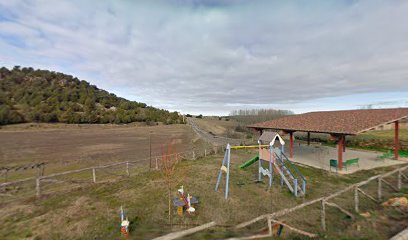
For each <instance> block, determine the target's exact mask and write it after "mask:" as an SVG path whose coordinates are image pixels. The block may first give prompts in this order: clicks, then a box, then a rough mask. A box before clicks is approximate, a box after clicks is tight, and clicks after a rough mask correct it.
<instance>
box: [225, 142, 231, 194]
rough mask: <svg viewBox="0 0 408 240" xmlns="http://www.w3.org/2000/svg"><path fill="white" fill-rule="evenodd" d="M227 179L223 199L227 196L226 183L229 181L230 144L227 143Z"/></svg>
mask: <svg viewBox="0 0 408 240" xmlns="http://www.w3.org/2000/svg"><path fill="white" fill-rule="evenodd" d="M227 152H228V155H227V181H226V186H225V199H227V198H228V183H229V173H230V163H231V145H230V144H229V143H228V145H227Z"/></svg>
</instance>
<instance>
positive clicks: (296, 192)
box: [293, 178, 298, 197]
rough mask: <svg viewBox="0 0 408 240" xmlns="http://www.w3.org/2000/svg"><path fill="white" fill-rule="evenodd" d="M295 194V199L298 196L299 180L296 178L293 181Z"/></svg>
mask: <svg viewBox="0 0 408 240" xmlns="http://www.w3.org/2000/svg"><path fill="white" fill-rule="evenodd" d="M293 193H294V194H295V197H297V195H298V180H297V179H296V178H295V179H293Z"/></svg>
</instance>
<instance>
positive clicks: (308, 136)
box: [307, 132, 310, 145]
mask: <svg viewBox="0 0 408 240" xmlns="http://www.w3.org/2000/svg"><path fill="white" fill-rule="evenodd" d="M307 145H310V132H307Z"/></svg>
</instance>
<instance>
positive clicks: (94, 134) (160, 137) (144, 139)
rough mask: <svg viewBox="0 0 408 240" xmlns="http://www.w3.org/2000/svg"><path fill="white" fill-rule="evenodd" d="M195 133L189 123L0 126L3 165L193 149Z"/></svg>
mask: <svg viewBox="0 0 408 240" xmlns="http://www.w3.org/2000/svg"><path fill="white" fill-rule="evenodd" d="M193 137H194V135H193V133H192V132H191V129H190V128H189V127H188V126H186V125H159V126H151V127H147V126H137V125H67V124H51V125H50V124H44V125H41V124H40V125H34V126H33V125H28V124H21V125H11V126H7V127H3V128H2V129H0V166H17V165H21V164H29V163H35V162H47V163H57V164H72V163H80V164H81V165H88V166H89V165H94V164H100V165H103V164H104V163H107V162H117V161H134V160H139V159H146V158H149V155H150V139H151V144H152V147H151V149H152V155H153V156H155V155H160V154H161V152H162V149H163V146H165V145H166V144H169V143H173V146H174V147H173V148H174V149H173V150H174V151H185V150H187V149H191V147H192V145H191V143H192V140H193Z"/></svg>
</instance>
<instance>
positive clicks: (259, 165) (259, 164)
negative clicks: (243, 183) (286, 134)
mask: <svg viewBox="0 0 408 240" xmlns="http://www.w3.org/2000/svg"><path fill="white" fill-rule="evenodd" d="M258 144H259V150H258V155H259V159H258V182H260V181H261V178H262V176H261V168H262V164H261V157H262V156H261V142H260V141H258Z"/></svg>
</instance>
